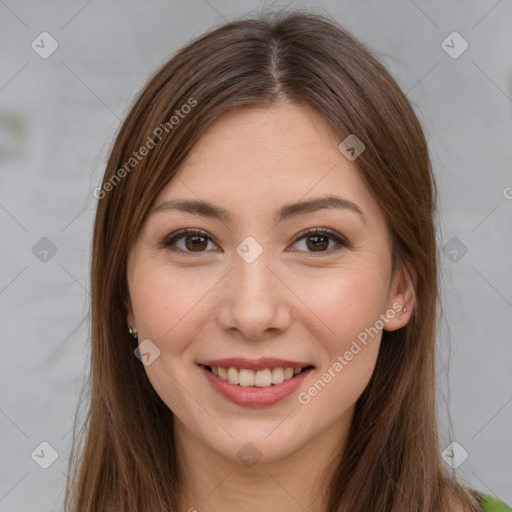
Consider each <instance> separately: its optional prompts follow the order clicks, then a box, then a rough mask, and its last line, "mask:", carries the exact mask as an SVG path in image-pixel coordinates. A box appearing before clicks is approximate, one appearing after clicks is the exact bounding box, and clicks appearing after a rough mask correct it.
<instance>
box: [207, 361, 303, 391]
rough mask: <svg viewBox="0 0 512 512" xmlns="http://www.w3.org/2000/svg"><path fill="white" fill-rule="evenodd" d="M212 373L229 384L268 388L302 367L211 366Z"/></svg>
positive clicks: (291, 375) (292, 375) (298, 371)
mask: <svg viewBox="0 0 512 512" xmlns="http://www.w3.org/2000/svg"><path fill="white" fill-rule="evenodd" d="M211 370H212V373H213V374H214V375H216V376H218V377H219V378H221V379H222V380H224V381H227V382H229V383H230V384H238V385H240V386H244V387H249V386H256V387H259V388H268V387H269V386H271V385H272V384H281V383H282V382H284V381H285V380H290V379H291V378H292V377H294V376H295V375H298V374H299V373H300V372H301V371H302V368H295V369H294V368H272V369H270V368H265V369H264V370H257V371H253V370H249V369H247V368H242V369H238V368H233V367H230V368H223V367H220V366H212V367H211Z"/></svg>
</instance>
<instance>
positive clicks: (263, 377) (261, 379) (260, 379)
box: [254, 369, 272, 388]
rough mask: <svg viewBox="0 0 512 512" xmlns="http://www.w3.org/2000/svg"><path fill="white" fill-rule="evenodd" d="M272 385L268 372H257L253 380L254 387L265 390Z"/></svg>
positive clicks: (270, 375)
mask: <svg viewBox="0 0 512 512" xmlns="http://www.w3.org/2000/svg"><path fill="white" fill-rule="evenodd" d="M271 384H272V373H271V372H270V370H268V369H267V370H258V371H257V372H256V377H255V378H254V385H255V386H258V387H259V388H267V387H268V386H270V385H271Z"/></svg>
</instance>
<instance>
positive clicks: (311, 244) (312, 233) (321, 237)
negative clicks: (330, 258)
mask: <svg viewBox="0 0 512 512" xmlns="http://www.w3.org/2000/svg"><path fill="white" fill-rule="evenodd" d="M300 242H302V243H304V242H305V243H304V246H305V249H299V250H304V251H306V252H310V253H329V254H330V253H331V252H334V251H336V250H339V249H341V248H342V247H349V244H348V243H347V241H346V240H344V239H343V238H342V237H341V236H339V235H338V234H336V233H333V232H331V231H326V230H322V229H313V230H309V231H308V232H306V233H305V234H304V235H303V236H301V237H300V238H298V239H297V241H296V242H295V244H294V245H297V244H299V243H300ZM331 249H332V250H331ZM294 250H295V249H294Z"/></svg>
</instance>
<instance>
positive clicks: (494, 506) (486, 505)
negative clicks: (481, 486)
mask: <svg viewBox="0 0 512 512" xmlns="http://www.w3.org/2000/svg"><path fill="white" fill-rule="evenodd" d="M479 494H480V503H481V504H482V511H483V512H512V508H510V507H509V506H508V505H507V504H505V503H503V501H500V500H499V499H498V498H493V497H492V496H489V495H487V494H482V493H479Z"/></svg>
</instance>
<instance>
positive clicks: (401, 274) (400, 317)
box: [384, 262, 417, 331]
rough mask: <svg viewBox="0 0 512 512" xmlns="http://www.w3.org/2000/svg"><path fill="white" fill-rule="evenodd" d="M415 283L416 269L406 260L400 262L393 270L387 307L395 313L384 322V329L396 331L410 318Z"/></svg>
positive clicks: (414, 296) (414, 301)
mask: <svg viewBox="0 0 512 512" xmlns="http://www.w3.org/2000/svg"><path fill="white" fill-rule="evenodd" d="M416 283H417V275H416V271H415V269H414V268H413V266H412V265H410V264H409V263H408V262H406V263H402V264H401V265H400V266H399V267H398V268H397V269H396V270H395V274H394V276H393V278H392V280H391V286H390V289H389V297H388V304H387V308H388V310H389V309H390V310H393V311H395V312H396V314H395V315H394V316H393V318H390V319H389V320H388V321H387V322H386V323H385V325H384V330H385V331H396V330H397V329H400V328H401V327H403V326H404V325H406V324H407V322H408V321H409V319H410V318H411V316H412V312H413V309H414V307H415V303H416V292H415V290H416ZM404 308H405V309H406V311H404Z"/></svg>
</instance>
